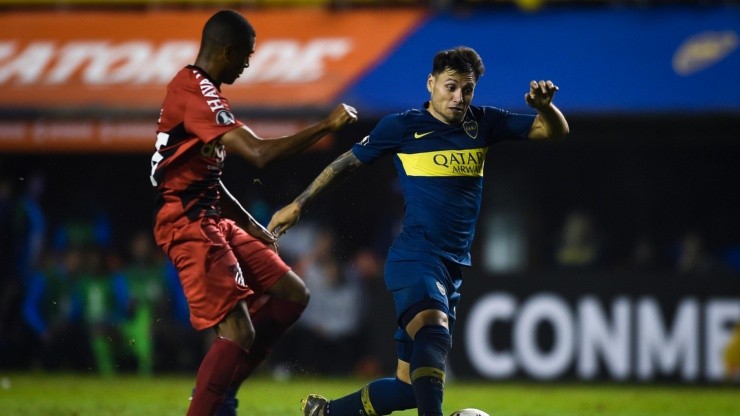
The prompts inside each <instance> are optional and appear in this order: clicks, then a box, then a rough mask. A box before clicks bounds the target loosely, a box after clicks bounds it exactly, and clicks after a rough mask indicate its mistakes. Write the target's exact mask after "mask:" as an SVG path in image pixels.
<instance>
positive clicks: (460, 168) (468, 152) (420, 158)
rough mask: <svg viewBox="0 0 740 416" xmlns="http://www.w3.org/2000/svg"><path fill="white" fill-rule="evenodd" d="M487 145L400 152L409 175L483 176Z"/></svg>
mask: <svg viewBox="0 0 740 416" xmlns="http://www.w3.org/2000/svg"><path fill="white" fill-rule="evenodd" d="M486 152H488V148H487V147H483V148H479V149H462V150H437V151H434V152H424V153H398V154H397V156H398V158H399V159H401V164H402V165H403V170H404V171H405V172H406V175H408V176H483V164H484V162H485V160H486Z"/></svg>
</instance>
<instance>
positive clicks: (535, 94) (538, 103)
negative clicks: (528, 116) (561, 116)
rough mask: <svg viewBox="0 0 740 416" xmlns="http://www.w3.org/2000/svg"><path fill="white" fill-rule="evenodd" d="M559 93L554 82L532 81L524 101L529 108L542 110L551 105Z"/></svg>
mask: <svg viewBox="0 0 740 416" xmlns="http://www.w3.org/2000/svg"><path fill="white" fill-rule="evenodd" d="M557 91H558V87H557V85H555V84H553V83H552V81H549V80H548V81H540V82H537V81H532V82H530V83H529V92H528V93H526V94H524V101H526V102H527V105H528V106H530V107H532V108H534V109H536V110H540V109H542V108H545V107H547V106H549V105H550V103H551V102H552V97H553V96H554V95H555V92H557Z"/></svg>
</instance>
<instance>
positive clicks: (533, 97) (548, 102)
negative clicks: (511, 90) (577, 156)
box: [524, 80, 570, 140]
mask: <svg viewBox="0 0 740 416" xmlns="http://www.w3.org/2000/svg"><path fill="white" fill-rule="evenodd" d="M558 89H559V88H558V87H557V85H555V84H553V83H552V81H549V80H548V81H540V82H537V81H532V82H530V83H529V92H528V93H526V94H524V101H525V102H526V103H527V105H528V106H530V107H532V108H534V109H535V110H537V117H536V118H535V119H534V123H533V124H532V128H531V129H530V130H529V138H530V139H533V140H546V139H562V138H564V137H565V136H567V135H568V133H570V127H568V122H567V121H566V120H565V116H563V113H561V112H560V110H559V109H558V108H557V107H555V104H553V103H552V99H553V97H554V96H555V93H556V92H557V91H558Z"/></svg>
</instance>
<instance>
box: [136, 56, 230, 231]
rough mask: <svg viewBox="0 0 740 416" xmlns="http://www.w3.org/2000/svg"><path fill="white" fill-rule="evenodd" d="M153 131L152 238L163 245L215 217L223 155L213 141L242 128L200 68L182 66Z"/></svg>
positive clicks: (226, 101)
mask: <svg viewBox="0 0 740 416" xmlns="http://www.w3.org/2000/svg"><path fill="white" fill-rule="evenodd" d="M157 123H158V126H157V142H156V144H155V147H156V149H157V151H156V152H155V153H154V155H153V156H152V166H151V168H152V170H151V176H150V178H151V181H152V185H153V186H154V187H155V190H156V202H155V207H154V237H155V239H156V241H157V244H159V245H162V244H165V243H167V242H169V241H170V240H171V239H172V227H173V226H180V227H181V226H182V225H183V224H184V223H186V222H191V221H195V220H196V219H198V218H201V217H204V216H218V215H219V214H220V209H219V203H218V201H219V179H220V177H221V172H222V168H223V163H224V158H225V156H226V152H225V149H224V145H223V144H221V142H220V141H219V140H218V139H219V137H221V136H222V135H223V134H224V133H227V132H229V131H231V130H234V129H236V128H240V127H242V126H244V124H243V123H242V122H240V121H239V120H236V119H235V118H234V115H233V114H232V113H231V109H230V107H229V102H228V100H226V98H224V97H223V96H222V95H221V91H220V90H219V88H218V87H217V86H216V84H215V83H214V82H213V81H212V80H211V79H209V78H208V75H207V74H206V73H205V72H203V71H202V70H201V69H200V68H198V67H195V66H187V67H185V68H183V69H182V70H180V72H178V73H177V75H175V77H174V78H173V79H172V81H170V83H169V85H167V95H166V96H165V98H164V102H163V103H162V109H161V112H160V116H159V120H158V122H157Z"/></svg>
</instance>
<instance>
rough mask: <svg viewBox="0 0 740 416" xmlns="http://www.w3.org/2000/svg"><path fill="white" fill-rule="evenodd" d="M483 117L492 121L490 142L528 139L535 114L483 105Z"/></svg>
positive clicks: (488, 139) (489, 121)
mask: <svg viewBox="0 0 740 416" xmlns="http://www.w3.org/2000/svg"><path fill="white" fill-rule="evenodd" d="M483 117H484V119H485V120H486V122H488V123H490V126H491V130H490V132H489V135H488V137H487V141H488V144H493V143H496V142H500V141H503V140H526V139H527V137H528V136H529V130H530V129H531V128H532V123H534V118H535V116H533V115H531V114H517V113H512V112H509V111H506V110H503V109H500V108H496V107H483Z"/></svg>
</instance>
